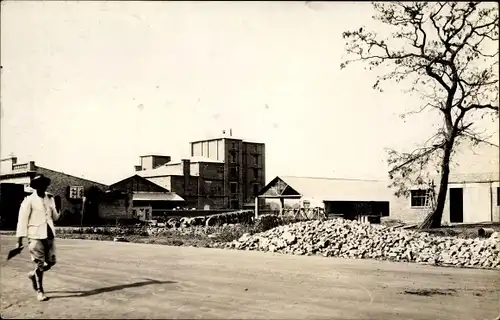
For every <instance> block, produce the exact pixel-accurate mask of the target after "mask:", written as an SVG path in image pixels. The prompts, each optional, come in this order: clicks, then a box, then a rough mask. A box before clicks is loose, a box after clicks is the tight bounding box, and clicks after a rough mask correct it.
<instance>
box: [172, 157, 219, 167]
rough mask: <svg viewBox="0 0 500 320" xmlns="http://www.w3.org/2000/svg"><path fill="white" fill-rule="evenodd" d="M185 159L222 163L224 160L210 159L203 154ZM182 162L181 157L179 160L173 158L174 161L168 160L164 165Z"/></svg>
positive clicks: (196, 161)
mask: <svg viewBox="0 0 500 320" xmlns="http://www.w3.org/2000/svg"><path fill="white" fill-rule="evenodd" d="M186 160H189V161H190V162H191V163H200V162H202V163H224V161H222V160H215V159H211V158H207V157H203V156H195V157H189V158H187V159H186ZM181 163H182V159H181V160H179V159H177V160H174V161H170V162H169V163H167V164H165V165H169V164H181Z"/></svg>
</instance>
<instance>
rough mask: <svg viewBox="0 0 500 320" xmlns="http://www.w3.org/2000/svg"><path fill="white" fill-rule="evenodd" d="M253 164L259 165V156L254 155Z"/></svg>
mask: <svg viewBox="0 0 500 320" xmlns="http://www.w3.org/2000/svg"><path fill="white" fill-rule="evenodd" d="M253 164H254V165H258V164H259V155H257V154H254V155H253Z"/></svg>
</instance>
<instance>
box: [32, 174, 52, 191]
mask: <svg viewBox="0 0 500 320" xmlns="http://www.w3.org/2000/svg"><path fill="white" fill-rule="evenodd" d="M49 185H50V179H49V178H47V177H46V176H44V175H43V174H41V175H38V176H36V177H34V178H33V179H32V180H31V183H30V187H32V188H33V189H37V188H39V187H40V186H45V187H48V186H49Z"/></svg>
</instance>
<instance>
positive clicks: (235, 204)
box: [231, 200, 240, 209]
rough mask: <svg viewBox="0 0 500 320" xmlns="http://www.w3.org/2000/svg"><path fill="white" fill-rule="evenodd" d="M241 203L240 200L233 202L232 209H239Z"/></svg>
mask: <svg viewBox="0 0 500 320" xmlns="http://www.w3.org/2000/svg"><path fill="white" fill-rule="evenodd" d="M239 207H240V202H239V201H238V200H231V209H239Z"/></svg>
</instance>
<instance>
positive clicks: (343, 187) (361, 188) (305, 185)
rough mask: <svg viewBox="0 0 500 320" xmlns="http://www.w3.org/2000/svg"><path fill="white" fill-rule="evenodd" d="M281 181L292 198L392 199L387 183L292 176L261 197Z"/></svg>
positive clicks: (328, 199) (281, 178)
mask: <svg viewBox="0 0 500 320" xmlns="http://www.w3.org/2000/svg"><path fill="white" fill-rule="evenodd" d="M280 180H281V181H282V182H284V183H285V185H286V186H282V187H285V189H283V194H287V195H288V196H289V197H290V198H292V197H296V195H300V196H301V197H302V198H306V199H316V200H321V201H389V200H390V198H391V192H390V190H389V188H388V182H387V181H380V180H361V179H343V178H319V177H318V178H316V177H291V176H279V177H276V178H275V179H273V181H271V182H270V183H269V184H268V185H267V186H266V187H264V188H263V189H262V191H261V193H260V194H259V195H261V194H265V193H266V191H267V190H269V189H270V188H272V187H273V184H278V183H279V182H278V181H280ZM287 188H288V189H287ZM294 191H295V192H294ZM276 197H277V196H276ZM284 197H286V196H284Z"/></svg>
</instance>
